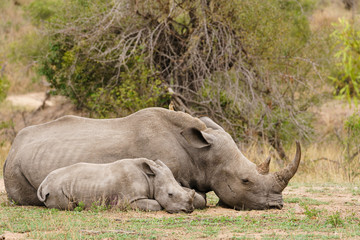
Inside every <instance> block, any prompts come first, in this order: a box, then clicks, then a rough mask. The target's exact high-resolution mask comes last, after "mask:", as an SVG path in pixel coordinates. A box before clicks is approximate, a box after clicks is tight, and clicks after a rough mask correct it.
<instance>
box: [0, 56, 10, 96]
mask: <svg viewBox="0 0 360 240" xmlns="http://www.w3.org/2000/svg"><path fill="white" fill-rule="evenodd" d="M5 66H6V65H2V64H1V62H0V102H2V101H3V100H4V99H5V98H6V95H7V91H8V90H9V87H10V83H9V81H8V80H7V78H6V75H5V74H4V69H5Z"/></svg>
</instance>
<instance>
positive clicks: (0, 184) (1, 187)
mask: <svg viewBox="0 0 360 240" xmlns="http://www.w3.org/2000/svg"><path fill="white" fill-rule="evenodd" d="M1 193H5V184H4V179H0V194H1Z"/></svg>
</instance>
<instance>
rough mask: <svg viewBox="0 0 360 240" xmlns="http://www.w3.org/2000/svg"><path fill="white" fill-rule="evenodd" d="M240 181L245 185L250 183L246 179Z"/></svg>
mask: <svg viewBox="0 0 360 240" xmlns="http://www.w3.org/2000/svg"><path fill="white" fill-rule="evenodd" d="M241 181H242V183H244V184H247V183H249V182H250V181H249V179H247V178H244V179H241Z"/></svg>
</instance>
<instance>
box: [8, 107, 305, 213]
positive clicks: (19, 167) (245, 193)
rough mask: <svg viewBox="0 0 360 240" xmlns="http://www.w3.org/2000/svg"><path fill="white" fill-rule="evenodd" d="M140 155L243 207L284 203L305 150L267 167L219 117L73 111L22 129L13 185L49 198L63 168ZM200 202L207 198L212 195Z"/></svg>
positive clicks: (11, 167)
mask: <svg viewBox="0 0 360 240" xmlns="http://www.w3.org/2000/svg"><path fill="white" fill-rule="evenodd" d="M139 157H144V158H148V159H161V160H162V161H164V163H165V164H166V165H167V166H168V167H169V168H170V169H171V171H172V173H173V175H174V177H175V179H176V180H177V181H178V182H179V183H180V184H181V186H183V187H186V188H191V189H195V190H196V191H197V192H199V193H206V192H209V191H212V190H213V191H214V192H215V193H216V194H217V196H218V197H219V198H220V201H221V204H222V205H225V206H228V207H231V208H235V209H239V210H240V209H268V208H282V206H283V201H282V194H281V192H282V190H283V189H284V188H285V187H286V185H287V183H288V181H289V180H290V179H291V177H292V176H293V175H294V174H295V172H296V170H297V167H298V165H299V162H300V157H301V156H300V145H299V144H297V153H296V156H295V158H294V161H293V162H292V163H291V164H290V165H289V166H287V167H286V168H285V169H283V170H281V171H279V172H276V173H271V174H269V173H267V171H266V170H261V171H260V170H259V169H260V168H259V167H257V166H256V165H255V164H254V163H252V162H251V161H249V160H248V159H247V158H246V157H245V156H244V155H243V154H242V153H241V152H240V150H239V149H238V147H237V146H236V144H235V142H234V141H233V139H232V138H231V136H230V135H229V134H228V133H226V132H225V131H224V129H222V128H221V127H220V126H219V125H217V124H216V123H215V122H213V121H212V120H211V119H209V118H201V119H199V118H195V117H192V116H190V115H188V114H186V113H182V112H175V111H169V110H166V109H162V108H147V109H143V110H140V111H138V112H136V113H134V114H131V115H129V116H127V117H125V118H118V119H102V120H99V119H88V118H81V117H75V116H65V117H62V118H59V119H57V120H55V121H52V122H49V123H45V124H41V125H37V126H31V127H27V128H25V129H23V130H21V131H20V132H19V134H18V135H17V137H16V138H15V140H14V142H13V145H12V147H11V150H10V152H9V155H8V157H7V160H6V164H5V167H4V181H5V187H6V191H7V193H8V196H9V198H10V199H12V200H14V201H15V202H17V203H19V204H21V205H41V204H42V202H40V201H39V200H38V198H37V196H36V190H37V189H38V187H39V185H40V183H41V182H42V181H43V180H44V178H45V177H46V176H47V174H49V173H50V172H51V171H53V170H55V169H58V168H61V167H65V166H69V165H71V164H75V163H78V162H82V161H86V162H89V163H110V162H114V161H116V160H118V159H124V158H139ZM262 168H263V169H265V168H264V167H262ZM196 199H201V195H200V194H197V195H196V196H195V200H194V205H195V207H199V206H196V204H195V202H196ZM197 202H202V203H205V204H206V201H205V199H203V200H202V201H197ZM200 207H205V205H202V206H200Z"/></svg>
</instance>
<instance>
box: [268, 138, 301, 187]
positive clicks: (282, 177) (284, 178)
mask: <svg viewBox="0 0 360 240" xmlns="http://www.w3.org/2000/svg"><path fill="white" fill-rule="evenodd" d="M300 158H301V147H300V143H299V142H298V141H296V154H295V157H294V160H293V161H292V162H291V163H289V165H287V166H286V168H284V169H282V170H280V171H278V172H275V173H274V176H275V181H276V184H275V185H274V188H273V190H274V191H277V192H281V191H282V190H284V188H285V187H286V186H287V184H288V183H289V181H290V179H291V178H292V177H293V176H294V175H295V173H296V171H297V169H298V167H299V163H300Z"/></svg>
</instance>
